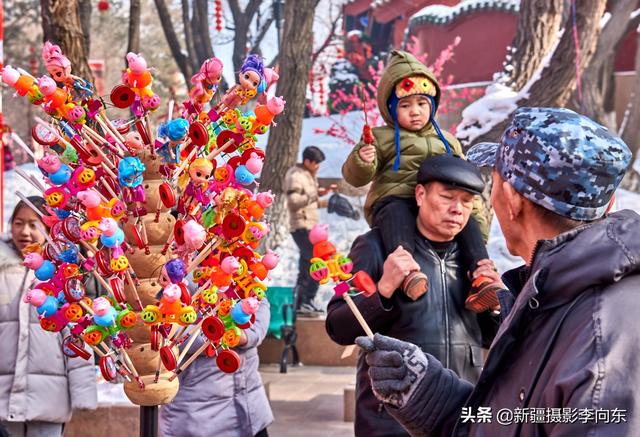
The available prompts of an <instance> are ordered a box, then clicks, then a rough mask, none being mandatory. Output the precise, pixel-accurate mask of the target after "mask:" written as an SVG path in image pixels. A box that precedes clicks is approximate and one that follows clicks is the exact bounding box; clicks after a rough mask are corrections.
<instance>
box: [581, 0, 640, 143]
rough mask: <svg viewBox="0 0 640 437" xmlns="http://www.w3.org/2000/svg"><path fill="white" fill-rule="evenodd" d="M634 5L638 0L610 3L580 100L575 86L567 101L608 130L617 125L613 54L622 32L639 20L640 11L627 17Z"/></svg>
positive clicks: (625, 31) (624, 33) (583, 77)
mask: <svg viewBox="0 0 640 437" xmlns="http://www.w3.org/2000/svg"><path fill="white" fill-rule="evenodd" d="M637 5H638V0H619V1H617V2H613V3H612V8H611V10H610V11H609V13H610V17H609V20H608V21H607V23H606V24H605V26H604V27H603V29H602V32H601V33H600V37H599V38H598V44H597V46H596V51H595V53H594V55H593V58H592V59H591V62H590V63H589V65H588V66H587V67H586V68H585V70H584V74H583V75H582V83H583V87H582V101H581V100H580V96H579V95H578V92H577V90H576V91H575V92H574V93H573V96H572V97H571V100H570V101H569V104H568V106H570V107H572V108H574V109H575V110H577V111H579V112H581V113H582V114H584V115H586V116H588V117H590V118H592V119H593V120H596V121H598V122H599V123H601V124H603V125H605V126H607V127H608V128H609V129H611V130H616V129H617V123H616V119H615V110H614V95H615V89H614V85H615V82H614V76H613V73H614V69H615V57H616V53H617V49H618V46H619V45H620V43H621V42H622V40H623V39H624V38H625V36H626V35H627V34H628V33H629V32H630V31H632V30H633V29H635V28H636V27H638V24H640V15H636V16H634V17H633V18H630V16H631V13H632V12H633V10H634V9H635V8H636V7H637Z"/></svg>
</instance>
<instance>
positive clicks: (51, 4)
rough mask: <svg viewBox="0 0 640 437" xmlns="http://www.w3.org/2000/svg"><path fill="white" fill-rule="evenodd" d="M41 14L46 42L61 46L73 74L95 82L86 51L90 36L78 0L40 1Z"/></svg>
mask: <svg viewBox="0 0 640 437" xmlns="http://www.w3.org/2000/svg"><path fill="white" fill-rule="evenodd" d="M40 14H41V17H42V31H43V38H44V41H52V42H55V43H56V44H59V45H60V48H61V49H62V51H63V53H64V54H65V55H66V56H67V58H69V61H71V67H72V69H73V70H72V71H73V73H74V74H76V75H78V76H80V77H83V78H84V79H87V80H89V81H90V82H93V74H92V73H91V69H90V68H89V63H88V62H87V56H88V52H87V51H86V50H85V37H87V38H88V35H85V34H84V32H83V30H82V26H81V20H80V11H79V8H78V0H40Z"/></svg>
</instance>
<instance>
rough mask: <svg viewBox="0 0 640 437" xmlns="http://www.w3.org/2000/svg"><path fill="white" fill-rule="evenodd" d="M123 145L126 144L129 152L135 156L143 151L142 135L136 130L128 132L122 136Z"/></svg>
mask: <svg viewBox="0 0 640 437" xmlns="http://www.w3.org/2000/svg"><path fill="white" fill-rule="evenodd" d="M124 145H125V146H127V148H128V149H129V152H130V153H131V154H132V155H133V156H135V155H139V154H140V153H142V152H144V142H143V141H142V136H140V134H139V133H138V132H133V131H132V132H129V133H127V134H126V135H125V136H124Z"/></svg>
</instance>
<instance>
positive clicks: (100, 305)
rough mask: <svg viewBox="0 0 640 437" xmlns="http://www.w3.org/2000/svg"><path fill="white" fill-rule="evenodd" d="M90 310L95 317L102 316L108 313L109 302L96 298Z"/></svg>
mask: <svg viewBox="0 0 640 437" xmlns="http://www.w3.org/2000/svg"><path fill="white" fill-rule="evenodd" d="M91 308H92V309H93V312H94V313H96V314H97V315H99V316H104V315H105V314H107V313H108V312H109V308H111V302H109V301H108V300H107V299H105V298H104V297H98V298H96V299H95V300H94V301H93V303H92V304H91Z"/></svg>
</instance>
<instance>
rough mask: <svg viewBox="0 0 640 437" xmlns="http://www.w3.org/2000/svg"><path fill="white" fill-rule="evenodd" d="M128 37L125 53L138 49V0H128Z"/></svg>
mask: <svg viewBox="0 0 640 437" xmlns="http://www.w3.org/2000/svg"><path fill="white" fill-rule="evenodd" d="M129 1H130V3H129V38H128V43H127V53H129V52H134V53H138V52H139V51H140V0H129Z"/></svg>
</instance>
